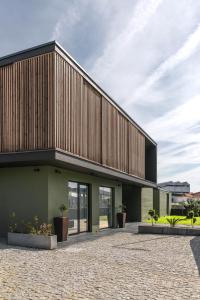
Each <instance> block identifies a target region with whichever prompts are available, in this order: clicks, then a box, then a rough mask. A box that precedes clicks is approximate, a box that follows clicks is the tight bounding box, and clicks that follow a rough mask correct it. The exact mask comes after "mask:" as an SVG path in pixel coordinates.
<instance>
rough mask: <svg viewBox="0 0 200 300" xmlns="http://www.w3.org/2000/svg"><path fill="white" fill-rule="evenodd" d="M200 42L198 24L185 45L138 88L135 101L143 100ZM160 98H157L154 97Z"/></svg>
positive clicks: (199, 27)
mask: <svg viewBox="0 0 200 300" xmlns="http://www.w3.org/2000/svg"><path fill="white" fill-rule="evenodd" d="M199 44H200V24H199V25H198V26H197V28H196V29H195V31H194V32H193V33H191V35H190V36H189V37H188V38H187V40H186V41H185V42H184V45H183V46H182V47H181V48H180V49H179V50H178V51H177V52H176V53H175V54H173V55H172V56H170V57H169V58H168V59H167V60H165V61H164V62H163V63H162V64H161V65H160V66H159V67H158V68H157V69H156V70H155V71H154V72H153V73H152V74H151V75H150V76H149V77H148V78H147V80H146V81H145V82H144V83H143V84H142V85H141V86H140V87H138V88H137V90H136V91H135V93H134V95H133V97H134V102H136V101H141V98H142V97H143V96H144V95H145V92H147V93H148V89H149V88H150V87H151V86H152V85H153V84H155V83H156V82H157V81H158V80H159V79H160V78H161V77H162V76H163V75H165V73H166V72H169V71H170V70H171V69H173V68H174V67H176V66H177V65H178V64H180V63H181V62H183V61H184V60H186V59H188V58H189V57H190V56H191V55H192V54H193V53H194V51H195V50H197V48H198V46H199ZM153 99H154V100H155V99H156V100H158V99H157V98H153ZM153 99H152V98H150V99H148V98H146V102H147V101H150V100H153Z"/></svg>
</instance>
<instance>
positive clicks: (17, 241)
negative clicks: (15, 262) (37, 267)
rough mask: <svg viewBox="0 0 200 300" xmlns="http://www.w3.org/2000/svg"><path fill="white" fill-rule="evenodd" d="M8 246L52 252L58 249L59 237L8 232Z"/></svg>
mask: <svg viewBox="0 0 200 300" xmlns="http://www.w3.org/2000/svg"><path fill="white" fill-rule="evenodd" d="M8 244H9V245H15V246H21V247H30V248H39V249H47V250H51V249H56V248H57V236H56V235H50V236H46V235H36V234H25V233H14V232H8Z"/></svg>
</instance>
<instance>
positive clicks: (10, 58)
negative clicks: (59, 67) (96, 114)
mask: <svg viewBox="0 0 200 300" xmlns="http://www.w3.org/2000/svg"><path fill="white" fill-rule="evenodd" d="M53 51H56V52H58V53H59V54H60V55H61V56H63V58H64V59H65V60H67V61H68V63H69V64H71V65H72V66H73V67H74V68H75V69H76V70H77V71H78V72H79V73H80V74H81V75H82V76H83V77H84V79H85V80H86V81H88V82H89V83H90V84H91V85H92V86H93V87H94V88H95V89H97V90H98V92H99V93H100V94H102V95H103V96H104V97H105V98H106V99H107V100H108V101H109V102H110V103H111V104H112V105H114V106H115V107H116V108H117V109H118V110H119V111H120V113H121V114H122V115H124V116H125V117H126V118H127V119H128V120H129V121H130V122H131V123H132V124H133V125H134V126H135V127H136V128H137V129H138V130H139V131H140V132H142V133H143V134H144V136H145V137H146V138H147V139H148V140H149V141H151V143H152V144H154V145H155V146H156V145H157V144H156V142H155V141H154V140H153V139H152V138H151V137H150V136H149V135H148V133H146V132H145V131H144V130H143V129H142V128H141V127H140V126H139V125H138V124H137V123H136V122H135V121H134V120H133V119H132V118H131V117H130V116H129V115H128V114H127V113H126V112H125V111H124V110H123V109H122V108H121V107H120V106H119V105H118V104H117V103H116V102H115V100H113V98H112V97H111V96H109V95H108V94H107V93H106V92H105V91H104V90H103V89H102V88H101V87H100V86H99V85H98V84H97V83H96V82H95V81H94V80H93V79H92V78H91V77H90V76H89V74H88V73H87V72H86V71H85V70H84V69H83V68H82V67H81V66H80V65H79V64H78V63H77V62H76V61H75V60H74V59H73V57H72V56H71V55H70V54H69V53H68V52H67V51H66V50H65V49H64V48H63V47H62V46H61V45H60V44H59V43H58V42H56V41H51V42H49V43H45V44H41V45H38V46H36V47H32V48H29V49H25V50H22V51H19V52H15V53H13V54H9V55H6V56H3V57H1V58H0V67H2V66H5V65H9V64H12V63H14V62H17V61H20V60H23V59H28V58H31V57H34V56H38V55H42V54H45V53H49V52H53Z"/></svg>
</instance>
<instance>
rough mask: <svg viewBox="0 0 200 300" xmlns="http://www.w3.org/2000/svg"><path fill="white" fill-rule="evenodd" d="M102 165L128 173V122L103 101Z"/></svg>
mask: <svg viewBox="0 0 200 300" xmlns="http://www.w3.org/2000/svg"><path fill="white" fill-rule="evenodd" d="M102 163H103V164H105V165H108V166H110V167H112V168H115V169H119V170H121V171H123V172H126V173H128V121H127V120H126V119H125V118H124V117H123V116H122V115H121V113H120V112H119V111H118V110H117V109H116V108H115V107H114V106H113V105H111V104H110V103H109V102H108V101H107V100H106V99H104V98H103V100H102Z"/></svg>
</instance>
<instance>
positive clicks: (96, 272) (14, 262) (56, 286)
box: [0, 225, 200, 300]
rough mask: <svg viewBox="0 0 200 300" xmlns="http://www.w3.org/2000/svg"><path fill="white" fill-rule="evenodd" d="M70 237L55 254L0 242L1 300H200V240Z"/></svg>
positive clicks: (127, 234)
mask: <svg viewBox="0 0 200 300" xmlns="http://www.w3.org/2000/svg"><path fill="white" fill-rule="evenodd" d="M134 231H135V227H134V226H132V225H128V226H127V228H126V229H124V230H119V229H118V230H108V231H104V232H101V233H100V234H98V235H95V236H91V235H87V236H80V237H73V238H70V241H69V242H68V243H66V244H65V245H64V246H62V247H61V246H59V249H57V250H53V251H46V250H34V249H33V250H30V249H25V248H19V247H11V246H7V245H6V244H5V243H3V242H2V243H0V299H17V300H18V299H19V300H22V299H53V300H56V299H66V300H67V299H73V300H75V299H99V300H101V299H104V300H106V299H112V300H115V299H116V300H117V299H120V300H121V299H148V300H149V299H156V300H157V299H159V300H160V299H170V300H171V299H187V300H188V299H200V277H199V271H198V265H199V268H200V257H199V253H200V237H183V236H161V235H141V234H135V233H134Z"/></svg>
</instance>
